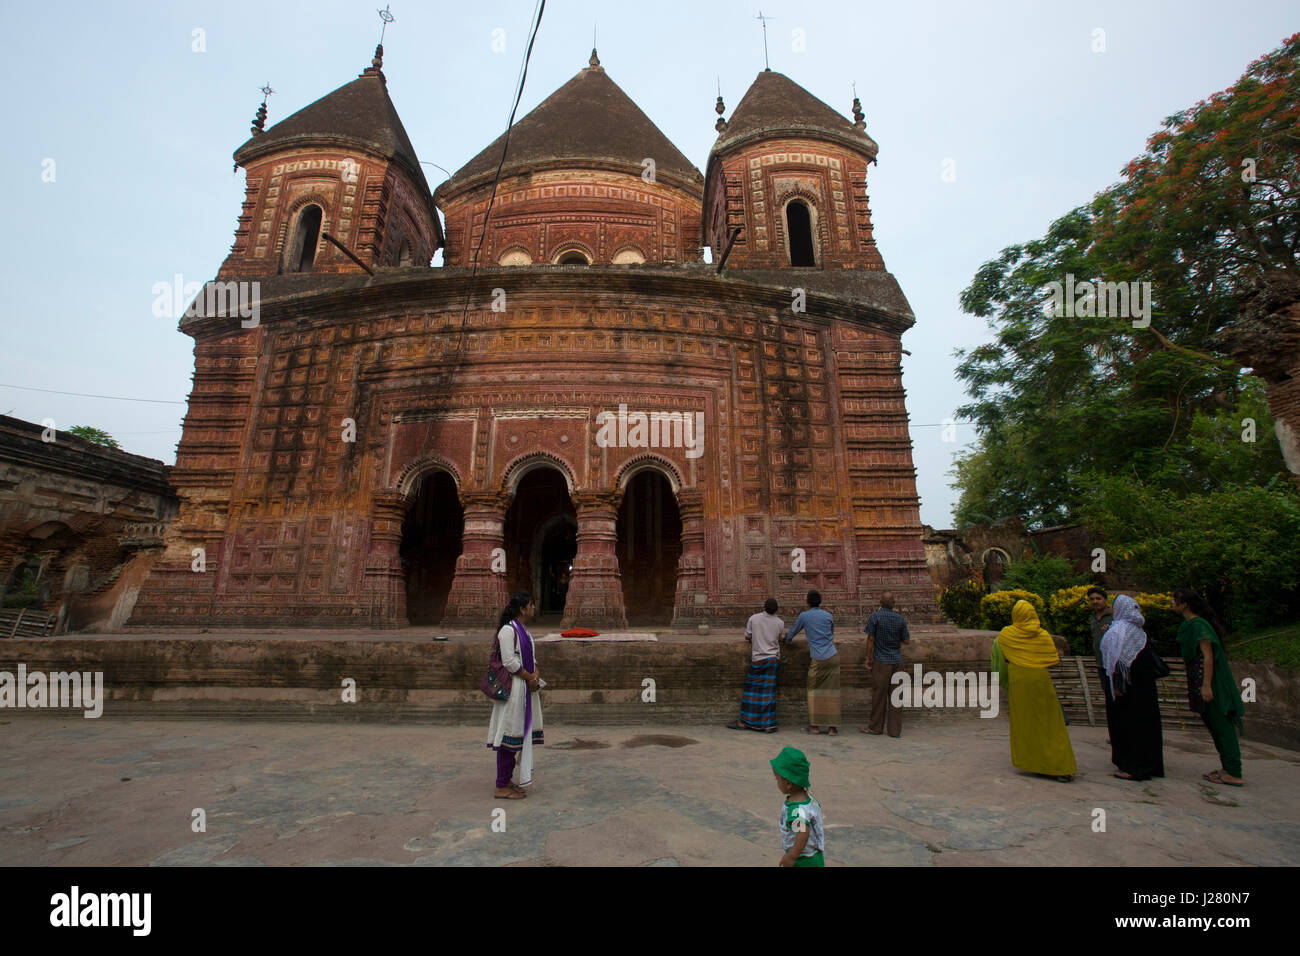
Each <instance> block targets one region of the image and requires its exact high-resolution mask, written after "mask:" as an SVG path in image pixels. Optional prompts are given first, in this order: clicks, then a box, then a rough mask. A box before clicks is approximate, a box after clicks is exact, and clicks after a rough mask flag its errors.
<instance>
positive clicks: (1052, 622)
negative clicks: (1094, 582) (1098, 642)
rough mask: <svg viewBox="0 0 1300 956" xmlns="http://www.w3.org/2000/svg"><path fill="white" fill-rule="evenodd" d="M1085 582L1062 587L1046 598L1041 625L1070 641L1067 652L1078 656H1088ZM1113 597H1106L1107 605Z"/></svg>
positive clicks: (1089, 635)
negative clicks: (1069, 651) (1045, 619)
mask: <svg viewBox="0 0 1300 956" xmlns="http://www.w3.org/2000/svg"><path fill="white" fill-rule="evenodd" d="M1088 588H1089V585H1087V584H1079V585H1076V586H1075V587H1072V588H1062V589H1061V590H1059V591H1057V592H1056V593H1055V594H1053V595H1052V596H1051V597H1050V598H1048V599H1047V619H1048V622H1049V623H1045V624H1044V626H1045V627H1046V628H1047V629H1048V630H1049V631H1051V632H1052V633H1053V634H1059V635H1061V637H1063V638H1065V639H1066V640H1067V641H1069V642H1070V650H1071V652H1073V653H1075V654H1078V655H1080V656H1082V657H1091V656H1092V623H1091V622H1092V617H1093V615H1092V607H1091V606H1090V605H1089V604H1088ZM1114 600H1115V599H1114V597H1108V598H1107V599H1106V603H1107V606H1109V605H1110V604H1113V603H1114Z"/></svg>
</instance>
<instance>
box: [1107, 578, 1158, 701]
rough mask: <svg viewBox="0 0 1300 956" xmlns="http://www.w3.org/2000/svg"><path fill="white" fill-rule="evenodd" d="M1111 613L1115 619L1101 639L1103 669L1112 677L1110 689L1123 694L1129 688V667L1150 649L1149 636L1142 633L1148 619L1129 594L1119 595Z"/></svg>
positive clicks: (1144, 632)
mask: <svg viewBox="0 0 1300 956" xmlns="http://www.w3.org/2000/svg"><path fill="white" fill-rule="evenodd" d="M1111 614H1112V615H1113V620H1112V621H1111V625H1110V627H1109V628H1107V629H1106V634H1105V636H1104V637H1102V639H1101V666H1102V667H1103V668H1104V669H1105V671H1106V673H1107V675H1109V677H1110V686H1111V689H1112V690H1114V691H1115V692H1116V693H1122V692H1123V691H1124V690H1125V689H1126V688H1127V687H1128V683H1129V676H1128V670H1129V668H1130V667H1131V666H1132V665H1133V661H1134V660H1135V659H1136V658H1137V656H1138V655H1139V654H1141V653H1142V648H1144V647H1146V646H1147V633H1146V631H1144V630H1142V625H1143V624H1145V623H1146V619H1145V618H1143V617H1142V612H1141V611H1140V610H1138V603H1137V601H1135V600H1133V599H1132V598H1131V597H1129V596H1128V595H1127V594H1120V595H1118V596H1116V598H1115V606H1114V607H1113V608H1112V609H1111Z"/></svg>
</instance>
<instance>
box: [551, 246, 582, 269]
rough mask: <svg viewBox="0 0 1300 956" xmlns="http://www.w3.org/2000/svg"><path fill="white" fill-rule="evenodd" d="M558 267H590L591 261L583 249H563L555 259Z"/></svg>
mask: <svg viewBox="0 0 1300 956" xmlns="http://www.w3.org/2000/svg"><path fill="white" fill-rule="evenodd" d="M555 264H556V265H557V266H589V265H591V259H589V258H588V257H587V254H586V253H585V252H583V251H582V250H581V249H563V250H561V251H560V252H559V254H557V255H556V257H555Z"/></svg>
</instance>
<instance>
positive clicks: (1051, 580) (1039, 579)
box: [998, 554, 1089, 600]
mask: <svg viewBox="0 0 1300 956" xmlns="http://www.w3.org/2000/svg"><path fill="white" fill-rule="evenodd" d="M1088 581H1089V578H1088V575H1086V574H1081V573H1079V572H1078V571H1076V570H1074V565H1073V564H1071V563H1070V561H1069V559H1068V558H1063V557H1061V556H1060V555H1059V554H1047V555H1030V556H1029V557H1027V558H1025V559H1023V560H1021V561H1016V562H1014V563H1012V564H1009V565H1007V568H1006V571H1005V572H1004V573H1003V576H1002V583H1001V584H1000V585H999V586H998V589H999V590H1007V591H1015V590H1017V589H1019V590H1022V591H1032V592H1033V593H1035V594H1037V595H1038V596H1039V597H1040V598H1042V599H1043V600H1047V598H1048V597H1049V596H1051V595H1052V594H1054V593H1056V592H1057V591H1060V590H1061V589H1062V588H1068V587H1072V586H1074V585H1076V584H1087V583H1088Z"/></svg>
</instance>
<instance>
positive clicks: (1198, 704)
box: [1173, 588, 1245, 787]
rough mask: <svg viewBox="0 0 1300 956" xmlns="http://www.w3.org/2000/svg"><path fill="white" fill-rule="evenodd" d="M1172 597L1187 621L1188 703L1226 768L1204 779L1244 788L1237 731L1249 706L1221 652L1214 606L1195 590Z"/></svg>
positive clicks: (1183, 627) (1183, 643)
mask: <svg viewBox="0 0 1300 956" xmlns="http://www.w3.org/2000/svg"><path fill="white" fill-rule="evenodd" d="M1173 598H1174V600H1173V605H1174V610H1175V611H1177V612H1178V613H1179V614H1181V615H1182V616H1183V623H1182V624H1180V625H1179V626H1178V648H1179V650H1181V651H1182V652H1183V660H1184V661H1186V662H1187V702H1188V705H1189V706H1190V707H1191V708H1192V710H1194V711H1195V712H1196V713H1198V714H1200V715H1201V720H1203V721H1205V726H1206V727H1207V728H1208V729H1209V731H1210V737H1211V738H1212V739H1213V740H1214V749H1215V750H1217V751H1218V752H1219V763H1221V764H1222V765H1223V766H1222V769H1219V770H1211V771H1210V772H1209V773H1207V774H1204V775H1203V776H1204V777H1205V779H1206V780H1208V781H1210V782H1211V783H1222V784H1227V785H1228V786H1229V787H1240V786H1241V785H1242V783H1243V781H1242V779H1241V747H1240V746H1238V744H1237V732H1238V731H1239V730H1241V729H1242V727H1241V716H1242V713H1243V712H1244V711H1245V706H1244V705H1243V704H1242V702H1241V691H1239V690H1238V689H1237V679H1236V678H1235V677H1233V676H1232V668H1231V667H1229V666H1228V655H1227V653H1226V652H1225V651H1224V650H1223V641H1222V637H1223V634H1222V631H1221V630H1220V628H1219V625H1218V622H1217V621H1216V620H1215V617H1214V612H1213V611H1211V610H1210V605H1209V604H1208V603H1206V600H1205V598H1203V597H1201V596H1200V595H1199V594H1197V593H1196V592H1195V591H1193V590H1191V589H1189V588H1178V589H1176V590H1175V591H1174V595H1173Z"/></svg>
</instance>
